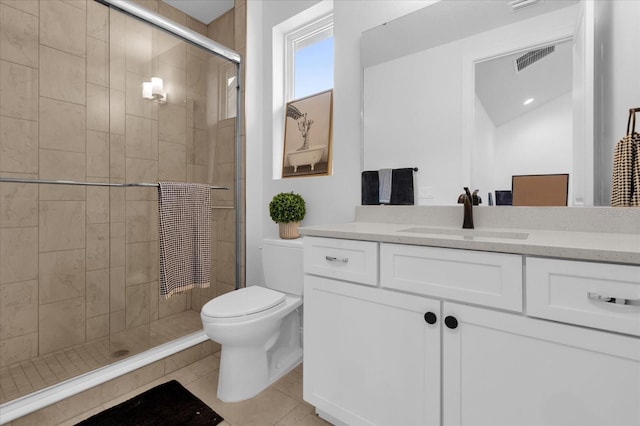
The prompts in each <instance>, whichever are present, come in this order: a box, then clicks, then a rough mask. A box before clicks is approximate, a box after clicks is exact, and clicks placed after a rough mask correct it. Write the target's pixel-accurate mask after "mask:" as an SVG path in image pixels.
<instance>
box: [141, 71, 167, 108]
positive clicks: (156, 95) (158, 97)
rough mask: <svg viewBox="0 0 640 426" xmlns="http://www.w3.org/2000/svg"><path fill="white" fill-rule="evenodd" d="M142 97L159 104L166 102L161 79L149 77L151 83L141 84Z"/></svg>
mask: <svg viewBox="0 0 640 426" xmlns="http://www.w3.org/2000/svg"><path fill="white" fill-rule="evenodd" d="M142 97H143V98H144V99H149V100H152V101H154V102H158V103H160V104H163V103H165V102H167V93H166V92H164V91H163V87H162V79H161V78H158V77H151V81H145V82H143V83H142Z"/></svg>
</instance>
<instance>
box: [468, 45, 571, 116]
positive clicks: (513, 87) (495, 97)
mask: <svg viewBox="0 0 640 426" xmlns="http://www.w3.org/2000/svg"><path fill="white" fill-rule="evenodd" d="M572 48H573V43H572V42H571V41H570V40H569V41H565V42H563V43H556V44H555V51H554V52H553V53H551V54H549V55H548V56H545V57H543V58H542V59H540V60H538V61H537V62H534V63H533V64H531V65H530V66H529V67H527V68H525V69H523V70H522V71H520V72H517V71H516V67H515V64H514V61H515V59H516V58H517V57H519V56H521V55H523V54H524V53H526V51H524V52H517V53H514V54H511V55H507V56H503V57H500V58H494V59H490V60H488V61H484V62H480V63H477V64H476V69H475V76H476V94H477V95H478V98H479V99H480V102H482V105H483V106H484V108H485V110H486V111H487V114H488V115H489V117H491V119H492V121H493V123H494V125H496V126H501V125H503V124H505V123H507V122H509V121H511V120H513V119H514V118H516V117H518V116H520V115H522V114H525V113H527V112H529V111H531V110H533V109H535V108H537V107H539V106H542V105H544V104H545V103H547V102H549V101H552V100H553V99H556V98H557V97H559V96H562V95H564V94H566V93H569V92H571V90H572V89H573V52H572ZM528 98H533V99H534V100H533V102H531V103H530V104H529V105H523V102H524V100H525V99H528Z"/></svg>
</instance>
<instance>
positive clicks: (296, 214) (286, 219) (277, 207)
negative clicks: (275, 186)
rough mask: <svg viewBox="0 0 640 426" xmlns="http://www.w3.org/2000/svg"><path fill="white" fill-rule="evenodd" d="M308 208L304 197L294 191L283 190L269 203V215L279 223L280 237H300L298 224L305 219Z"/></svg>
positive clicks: (289, 238)
mask: <svg viewBox="0 0 640 426" xmlns="http://www.w3.org/2000/svg"><path fill="white" fill-rule="evenodd" d="M305 214H306V208H305V203H304V198H302V196H301V195H300V194H294V193H293V192H281V193H280V194H277V195H275V196H274V197H273V199H272V200H271V202H270V203H269V215H270V216H271V219H272V220H273V221H274V222H275V223H277V224H278V225H279V228H280V230H279V233H280V238H283V239H288V240H291V239H295V238H298V237H300V234H298V226H300V221H301V220H302V219H304V215H305Z"/></svg>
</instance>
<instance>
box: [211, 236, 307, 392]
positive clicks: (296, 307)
mask: <svg viewBox="0 0 640 426" xmlns="http://www.w3.org/2000/svg"><path fill="white" fill-rule="evenodd" d="M262 267H263V270H264V278H265V286H264V287H263V286H258V285H253V286H247V287H246V288H242V289H239V290H235V291H232V292H230V293H226V294H223V295H222V296H218V297H216V298H215V299H213V300H211V301H209V302H208V303H207V304H206V305H204V306H203V307H202V311H201V312H200V317H201V318H202V324H203V326H204V331H205V333H206V334H207V336H209V338H211V340H214V341H216V342H218V343H220V345H221V346H222V351H221V356H220V378H219V380H218V399H220V400H221V401H225V402H237V401H243V400H245V399H249V398H252V397H254V396H255V395H257V394H258V393H260V392H261V391H262V390H263V389H265V388H266V387H267V386H269V385H270V384H271V383H273V382H275V381H276V380H278V379H279V378H280V377H282V376H283V375H285V374H287V373H288V372H289V371H291V370H292V369H294V368H295V367H296V366H297V365H298V364H300V362H301V361H302V344H301V324H302V323H301V321H302V309H301V307H302V288H303V273H302V239H301V238H300V239H295V240H280V239H264V240H263V242H262Z"/></svg>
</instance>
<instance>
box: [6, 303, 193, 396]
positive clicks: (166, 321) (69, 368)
mask: <svg viewBox="0 0 640 426" xmlns="http://www.w3.org/2000/svg"><path fill="white" fill-rule="evenodd" d="M198 330H202V322H201V320H200V314H199V313H198V312H195V311H185V312H182V313H179V314H176V315H172V316H170V317H166V318H163V319H160V320H157V321H153V322H151V325H150V329H148V328H147V327H142V328H141V329H140V330H139V331H142V332H143V335H141V333H140V332H138V333H133V334H129V335H128V339H127V338H126V337H125V338H118V339H117V343H116V342H115V340H116V339H115V338H114V341H112V342H111V345H110V344H109V338H108V337H105V338H103V339H99V340H96V341H93V342H90V343H86V344H83V345H79V346H75V347H71V348H67V349H64V350H61V351H58V352H54V353H51V354H47V355H43V356H41V357H38V358H33V359H31V360H28V361H22V362H18V363H15V364H12V365H9V366H7V367H2V368H0V404H2V403H5V402H7V401H10V400H12V399H16V398H19V397H21V396H24V395H27V394H29V393H31V392H35V391H37V390H39V389H43V388H45V387H47V386H51V385H53V384H56V383H59V382H62V381H64V380H67V379H70V378H72V377H75V376H78V375H80V374H83V373H86V372H88V371H91V370H94V369H96V368H99V367H104V366H105V365H108V364H109V363H111V362H114V361H119V360H121V359H124V358H126V356H130V355H134V354H136V353H138V352H140V351H142V350H145V349H147V348H149V347H155V346H158V345H160V344H162V343H166V342H169V341H171V340H174V339H176V338H178V337H182V336H186V335H187V334H190V333H193V332H195V331H198ZM128 340H130V341H128ZM141 341H142V342H147V341H149V345H146V344H145V345H144V346H143V347H142V346H141V345H140V342H141ZM129 348H131V349H129Z"/></svg>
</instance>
